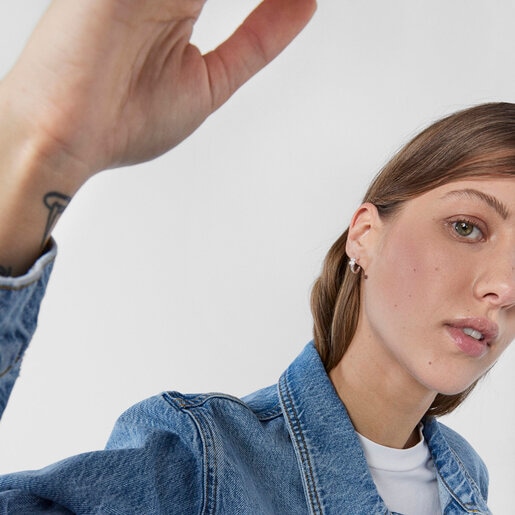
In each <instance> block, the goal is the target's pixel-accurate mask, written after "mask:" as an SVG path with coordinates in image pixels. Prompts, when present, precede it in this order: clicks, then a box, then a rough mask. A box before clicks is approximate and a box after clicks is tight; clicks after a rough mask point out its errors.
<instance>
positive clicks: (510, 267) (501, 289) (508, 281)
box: [474, 249, 515, 308]
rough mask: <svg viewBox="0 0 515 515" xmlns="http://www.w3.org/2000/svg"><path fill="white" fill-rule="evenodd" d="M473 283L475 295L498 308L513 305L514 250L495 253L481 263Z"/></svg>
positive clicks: (514, 302)
mask: <svg viewBox="0 0 515 515" xmlns="http://www.w3.org/2000/svg"><path fill="white" fill-rule="evenodd" d="M482 267H483V272H482V273H481V276H480V277H478V279H477V280H476V282H475V284H474V294H475V296H476V297H477V298H478V299H480V300H483V301H486V302H488V303H490V304H492V305H493V306H496V307H499V308H511V307H513V306H515V252H514V251H513V249H512V250H511V252H509V254H508V255H507V254H506V253H504V254H503V253H500V252H499V253H496V255H493V256H491V259H488V260H486V261H485V262H484V263H483V264H482Z"/></svg>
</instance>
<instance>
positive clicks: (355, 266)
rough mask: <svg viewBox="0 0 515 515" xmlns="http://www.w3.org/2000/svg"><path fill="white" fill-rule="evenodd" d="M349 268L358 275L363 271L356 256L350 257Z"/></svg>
mask: <svg viewBox="0 0 515 515" xmlns="http://www.w3.org/2000/svg"><path fill="white" fill-rule="evenodd" d="M349 268H350V271H351V272H352V273H353V274H356V275H357V274H359V272H360V271H361V267H360V266H359V265H358V263H357V261H356V258H350V259H349Z"/></svg>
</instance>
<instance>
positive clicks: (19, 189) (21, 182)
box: [0, 83, 83, 276]
mask: <svg viewBox="0 0 515 515" xmlns="http://www.w3.org/2000/svg"><path fill="white" fill-rule="evenodd" d="M20 94H22V93H20ZM13 104H14V102H13V95H12V94H11V93H8V92H7V88H6V87H5V83H4V84H2V87H0V275H2V276H18V275H21V274H24V273H25V272H26V271H27V270H28V269H29V268H30V267H31V265H32V264H33V263H34V262H35V260H36V259H37V258H38V257H39V256H40V255H41V253H42V251H43V250H44V248H45V246H46V244H47V242H48V240H49V238H50V234H51V231H52V229H53V227H54V226H55V224H56V222H57V220H58V219H59V217H60V216H61V214H62V213H63V211H64V209H65V208H66V206H67V205H68V203H69V201H70V199H71V197H72V196H73V194H74V193H75V192H76V191H77V190H78V188H79V187H80V186H81V183H82V182H83V181H82V180H81V179H78V178H77V177H78V176H79V175H80V170H79V168H80V166H81V165H80V164H79V163H77V162H74V160H73V159H71V158H70V157H69V156H66V155H64V153H63V152H62V151H58V150H57V149H58V146H57V145H56V144H54V143H53V142H52V141H51V140H50V139H49V138H48V136H46V134H45V133H44V132H43V131H38V130H37V128H36V127H32V126H31V124H30V123H28V122H27V121H26V119H25V118H24V116H22V115H21V114H20V113H18V112H17V109H16V106H14V105H13Z"/></svg>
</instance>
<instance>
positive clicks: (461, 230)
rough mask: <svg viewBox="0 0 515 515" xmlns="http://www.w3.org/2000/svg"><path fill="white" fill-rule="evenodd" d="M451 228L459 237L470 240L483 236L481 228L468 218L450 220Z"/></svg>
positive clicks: (477, 239)
mask: <svg viewBox="0 0 515 515" xmlns="http://www.w3.org/2000/svg"><path fill="white" fill-rule="evenodd" d="M452 228H453V229H454V232H455V233H456V234H457V235H458V236H459V237H460V238H466V239H467V240H472V241H480V240H482V239H483V238H484V235H483V232H482V231H481V229H480V228H479V227H478V226H477V225H476V224H475V223H472V222H470V221H469V220H456V221H455V222H452Z"/></svg>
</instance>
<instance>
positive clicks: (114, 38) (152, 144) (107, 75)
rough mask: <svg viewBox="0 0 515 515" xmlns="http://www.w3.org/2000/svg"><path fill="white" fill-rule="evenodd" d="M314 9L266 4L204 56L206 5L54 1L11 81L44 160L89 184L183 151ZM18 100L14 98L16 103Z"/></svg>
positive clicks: (295, 3)
mask: <svg viewBox="0 0 515 515" xmlns="http://www.w3.org/2000/svg"><path fill="white" fill-rule="evenodd" d="M314 3H315V2H314V0H265V1H264V2H262V3H261V4H260V5H259V6H258V7H257V8H256V9H255V11H254V12H253V13H252V14H251V15H250V16H249V17H248V18H247V19H246V20H245V21H244V22H243V24H242V25H241V26H240V28H239V29H238V30H237V31H236V32H235V33H234V34H233V35H232V36H231V37H230V38H229V39H228V40H227V41H225V42H224V43H223V44H221V45H220V46H219V47H218V48H216V49H215V50H214V51H212V52H210V53H208V54H207V55H205V56H202V55H201V54H200V52H199V51H198V49H197V48H196V47H195V46H193V45H191V44H190V36H191V33H192V29H193V25H194V23H195V21H196V20H197V18H198V16H199V15H200V12H201V9H202V7H203V4H204V0H88V1H70V0H55V1H54V2H53V3H52V4H51V6H50V9H49V10H48V12H47V13H46V15H45V16H44V17H43V19H42V21H41V23H40V24H39V26H38V28H37V29H36V31H35V33H34V34H33V36H32V38H31V40H30V42H29V44H28V46H27V48H26V50H25V51H24V53H23V54H22V56H21V59H20V61H19V62H18V64H17V65H16V66H15V68H14V69H13V72H12V73H11V74H10V75H9V76H8V78H7V80H6V81H5V87H6V88H8V91H9V92H10V94H11V96H12V95H13V94H14V93H13V92H18V91H23V95H19V96H17V97H16V98H15V99H14V106H13V107H14V108H15V109H16V115H17V116H20V117H21V120H22V121H23V124H24V127H30V129H31V130H34V131H35V132H37V133H38V134H39V136H40V138H42V139H43V141H40V144H41V145H44V146H46V148H42V152H44V153H45V154H49V155H54V154H55V153H56V152H57V153H58V154H59V155H61V154H62V156H64V158H66V157H70V158H71V159H72V160H73V161H75V163H76V164H77V165H78V167H79V169H80V170H81V172H80V173H82V174H86V176H88V175H90V174H92V173H94V172H96V171H98V170H101V169H104V168H108V167H113V166H119V165H124V164H130V163H136V162H140V161H144V160H148V159H151V158H153V157H155V156H157V155H159V154H161V153H163V152H165V151H167V150H169V149H170V148H172V147H173V146H175V145H177V144H178V143H179V142H180V141H181V140H183V139H184V138H185V137H186V136H188V135H189V134H190V133H191V132H192V131H193V130H194V129H196V128H197V127H198V126H199V125H200V124H201V123H202V121H203V120H204V119H205V118H206V117H207V116H208V115H209V114H211V113H212V112H213V111H214V110H215V109H216V108H218V107H219V106H220V105H221V104H222V103H223V102H225V100H227V99H228V98H229V97H230V95H231V94H232V93H233V92H234V91H235V90H236V89H237V88H238V87H239V86H240V85H241V84H243V83H244V82H245V81H246V80H247V79H249V78H250V77H251V76H252V75H253V74H255V73H256V72H257V71H258V70H259V69H260V68H262V67H263V66H264V65H265V64H267V63H268V62H269V61H270V60H272V59H273V58H274V57H275V56H276V55H277V54H278V53H279V52H280V51H281V50H282V49H283V48H284V47H285V46H286V45H287V44H288V43H289V42H290V41H291V40H292V39H293V37H294V36H295V35H296V34H297V33H298V32H299V31H300V30H301V28H302V27H303V26H304V25H305V23H306V22H307V21H308V20H309V18H310V16H311V14H312V12H313V10H314ZM11 101H13V99H12V100H11Z"/></svg>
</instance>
